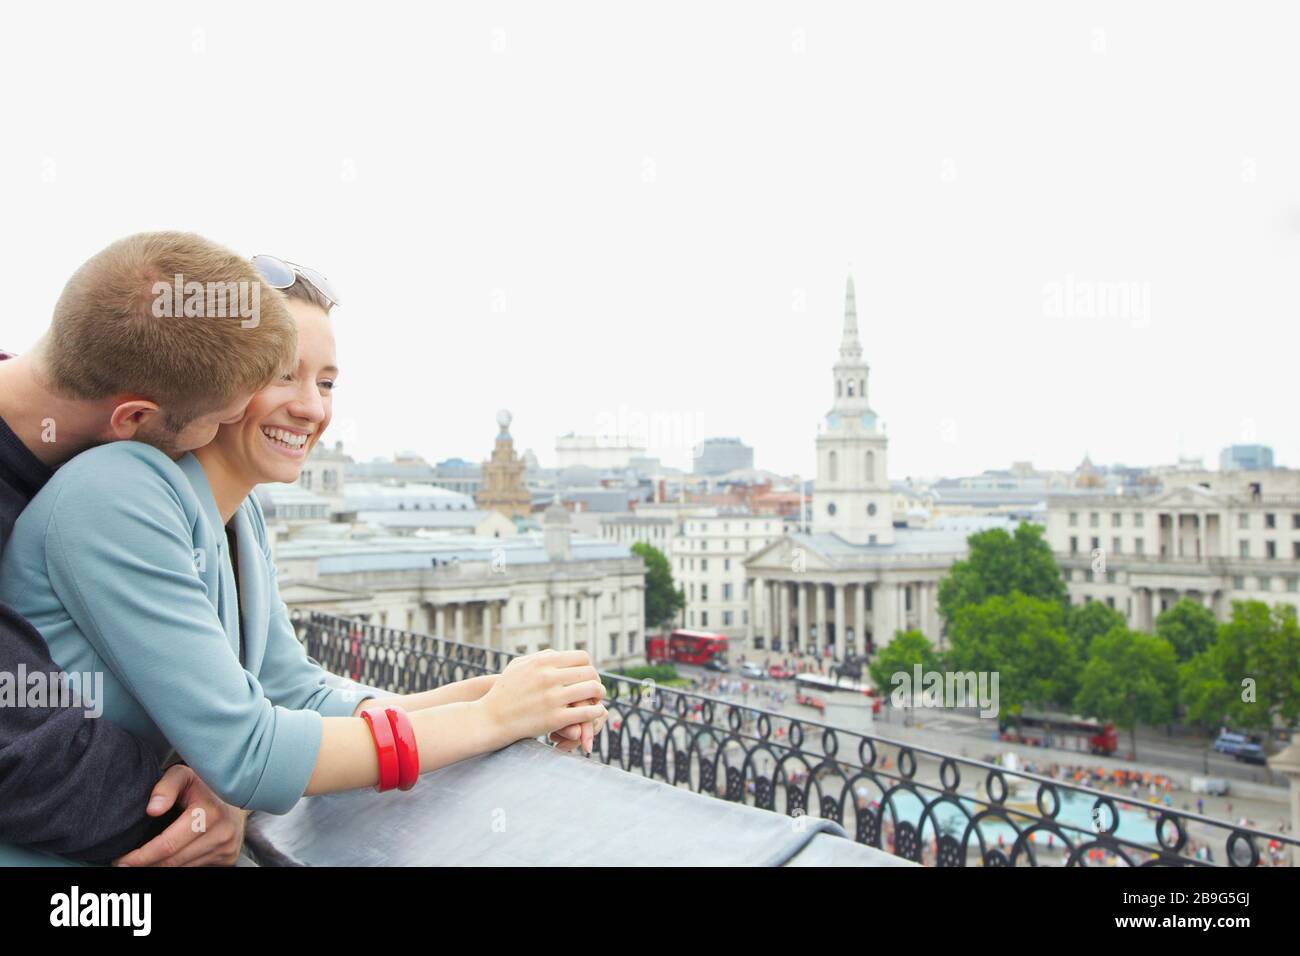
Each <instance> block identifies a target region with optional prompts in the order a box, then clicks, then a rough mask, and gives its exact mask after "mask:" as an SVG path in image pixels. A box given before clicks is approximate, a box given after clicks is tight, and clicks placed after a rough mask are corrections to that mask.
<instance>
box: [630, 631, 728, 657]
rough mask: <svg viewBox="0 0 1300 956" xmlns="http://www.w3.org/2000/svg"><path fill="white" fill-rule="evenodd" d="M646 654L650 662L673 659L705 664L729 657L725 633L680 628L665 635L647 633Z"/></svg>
mask: <svg viewBox="0 0 1300 956" xmlns="http://www.w3.org/2000/svg"><path fill="white" fill-rule="evenodd" d="M645 656H646V660H648V661H650V662H652V663H653V662H656V661H672V662H674V663H676V664H696V665H704V664H707V663H708V662H709V661H711V660H713V659H715V658H721V659H722V660H724V661H725V660H726V659H727V638H726V635H724V634H710V633H708V632H707V631H688V630H685V629H682V628H679V629H677V630H675V631H673V632H672V633H671V634H669V635H668V636H667V637H665V636H664V635H663V634H647V635H646V640H645Z"/></svg>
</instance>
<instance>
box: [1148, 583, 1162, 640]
mask: <svg viewBox="0 0 1300 956" xmlns="http://www.w3.org/2000/svg"><path fill="white" fill-rule="evenodd" d="M1147 596H1148V601H1147V605H1148V608H1149V611H1148V618H1149V619H1148V621H1147V627H1146V629H1147V630H1148V631H1151V632H1153V633H1154V631H1155V629H1156V618H1157V617H1158V616H1159V615H1160V592H1159V591H1158V590H1156V589H1155V588H1147Z"/></svg>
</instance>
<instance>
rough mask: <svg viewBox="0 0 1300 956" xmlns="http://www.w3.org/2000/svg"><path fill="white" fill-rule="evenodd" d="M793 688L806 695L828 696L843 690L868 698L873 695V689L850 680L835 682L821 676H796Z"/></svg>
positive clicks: (830, 678)
mask: <svg viewBox="0 0 1300 956" xmlns="http://www.w3.org/2000/svg"><path fill="white" fill-rule="evenodd" d="M794 686H795V687H797V688H799V689H800V690H802V691H804V692H805V693H807V692H808V691H814V690H815V691H819V692H820V693H824V694H829V693H831V692H832V691H837V690H845V691H851V692H852V693H855V694H866V695H867V696H868V697H870V696H872V695H874V694H875V692H876V689H875V688H874V687H868V686H864V685H862V684H859V683H857V682H855V681H851V680H844V679H841V680H836V679H835V678H833V677H823V676H822V675H821V674H808V673H804V674H798V675H796V676H795V679H794Z"/></svg>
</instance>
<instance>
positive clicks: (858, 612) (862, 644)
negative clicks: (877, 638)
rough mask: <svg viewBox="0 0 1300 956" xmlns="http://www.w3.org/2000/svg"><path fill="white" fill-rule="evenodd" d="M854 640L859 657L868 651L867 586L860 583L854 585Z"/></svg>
mask: <svg viewBox="0 0 1300 956" xmlns="http://www.w3.org/2000/svg"><path fill="white" fill-rule="evenodd" d="M853 642H854V651H855V653H856V654H857V656H858V657H865V656H866V653H867V586H866V584H863V583H859V584H855V585H854V586H853Z"/></svg>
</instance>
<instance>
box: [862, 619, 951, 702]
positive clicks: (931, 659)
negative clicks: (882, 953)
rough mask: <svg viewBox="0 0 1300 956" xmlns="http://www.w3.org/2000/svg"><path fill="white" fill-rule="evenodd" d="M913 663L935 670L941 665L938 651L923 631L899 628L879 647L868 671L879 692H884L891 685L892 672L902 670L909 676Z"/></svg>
mask: <svg viewBox="0 0 1300 956" xmlns="http://www.w3.org/2000/svg"><path fill="white" fill-rule="evenodd" d="M917 664H920V665H921V670H922V671H923V672H925V671H937V670H939V669H940V668H941V667H942V661H941V659H940V657H939V655H938V654H936V653H935V650H934V648H933V647H932V646H931V645H930V642H929V641H928V640H926V638H925V635H924V634H922V633H921V632H920V631H900V632H899V633H898V635H897V636H896V637H895V638H894V639H893V640H892V641H890V642H889V643H888V644H886V645H885V646H884V647H882V648H881V649H880V652H879V653H878V654H877V655H876V659H875V661H873V662H872V664H871V665H870V666H869V668H868V671H869V672H870V674H871V680H872V682H873V683H875V685H876V687H877V689H878V690H879V691H880V692H881V694H888V693H889V692H890V691H892V690H893V689H894V683H893V678H894V675H895V674H898V673H905V674H908V675H909V676H910V675H911V674H912V673H913V669H914V667H915V665H917Z"/></svg>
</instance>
